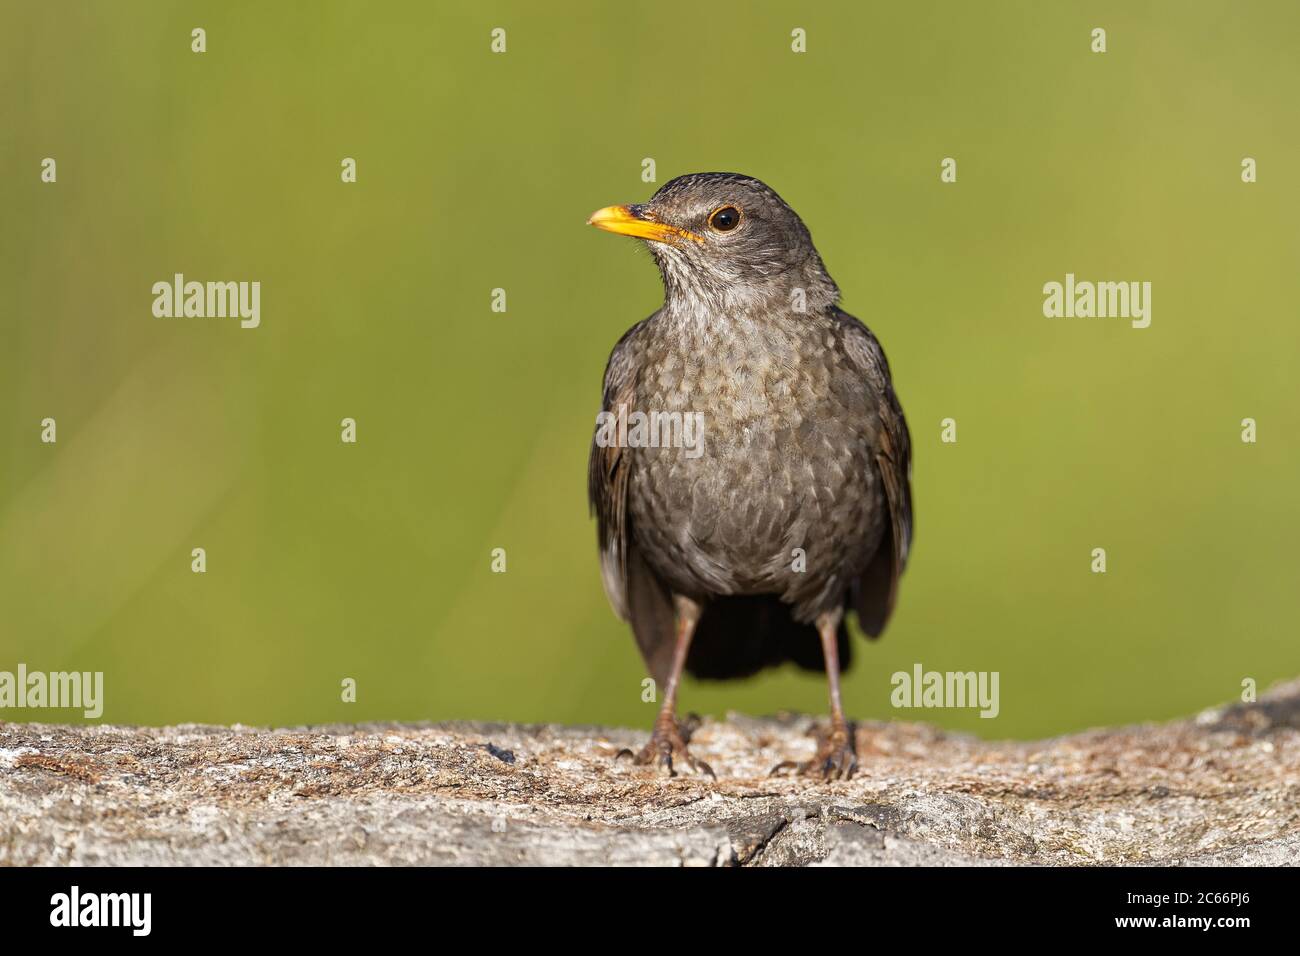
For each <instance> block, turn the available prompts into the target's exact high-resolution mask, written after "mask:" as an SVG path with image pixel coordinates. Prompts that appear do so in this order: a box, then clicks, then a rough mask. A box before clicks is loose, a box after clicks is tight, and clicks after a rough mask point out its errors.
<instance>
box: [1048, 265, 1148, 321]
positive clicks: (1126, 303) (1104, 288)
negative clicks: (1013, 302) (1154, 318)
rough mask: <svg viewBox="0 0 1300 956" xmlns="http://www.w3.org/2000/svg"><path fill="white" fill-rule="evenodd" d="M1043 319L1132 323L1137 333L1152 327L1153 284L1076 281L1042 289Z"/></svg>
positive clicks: (1067, 280)
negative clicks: (1126, 321)
mask: <svg viewBox="0 0 1300 956" xmlns="http://www.w3.org/2000/svg"><path fill="white" fill-rule="evenodd" d="M1043 315H1044V316H1046V317H1047V318H1049V319H1062V318H1064V319H1074V318H1079V319H1092V318H1097V319H1109V318H1119V319H1130V320H1132V321H1131V323H1130V324H1131V325H1132V326H1133V328H1135V329H1145V328H1146V327H1147V326H1149V325H1150V324H1151V283H1150V282H1090V281H1087V280H1076V279H1075V278H1074V273H1073V272H1067V273H1066V274H1065V282H1063V283H1062V282H1048V283H1045V284H1044V285H1043Z"/></svg>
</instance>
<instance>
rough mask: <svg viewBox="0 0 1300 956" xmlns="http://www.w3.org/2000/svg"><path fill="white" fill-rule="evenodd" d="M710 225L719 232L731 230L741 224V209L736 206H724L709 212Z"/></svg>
mask: <svg viewBox="0 0 1300 956" xmlns="http://www.w3.org/2000/svg"><path fill="white" fill-rule="evenodd" d="M709 225H710V226H712V227H713V228H714V229H716V230H717V231H718V232H731V230H733V229H735V228H736V227H737V226H739V225H740V210H739V209H737V208H736V207H735V206H723V207H722V208H721V209H715V210H713V212H711V213H710V214H709Z"/></svg>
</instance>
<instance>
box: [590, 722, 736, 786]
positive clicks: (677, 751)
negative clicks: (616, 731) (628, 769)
mask: <svg viewBox="0 0 1300 956" xmlns="http://www.w3.org/2000/svg"><path fill="white" fill-rule="evenodd" d="M688 726H689V724H688ZM688 739H689V734H688V735H687V736H686V737H683V736H682V734H681V733H680V732H679V731H678V729H677V726H676V724H667V723H663V722H661V723H657V724H656V725H655V729H654V733H652V734H651V735H650V742H649V743H648V744H646V745H645V746H644V747H642V748H641V750H640V751H639V752H637V753H633V752H632V751H631V750H629V749H627V748H626V747H624V748H623V749H622V750H620V751H619V752H618V753H617V754H615V755H614V759H615V760H622V759H626V758H629V757H630V758H631V759H632V762H633V763H634V764H636V765H637V766H642V767H644V766H653V767H654V768H655V769H656V770H657V771H659V772H660V773H662V774H663V775H664V776H668V777H675V776H677V774H678V771H679V770H681V771H684V772H689V773H693V774H698V775H700V776H709V777H712V778H713V779H715V780H716V779H717V775H716V774H714V772H713V768H712V767H710V766H709V765H708V764H707V763H705V762H704V761H703V760H699V759H697V758H696V757H693V756H691V752H690V751H689V750H688V749H687V748H686V741H687V740H688Z"/></svg>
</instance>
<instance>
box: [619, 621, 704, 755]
mask: <svg viewBox="0 0 1300 956" xmlns="http://www.w3.org/2000/svg"><path fill="white" fill-rule="evenodd" d="M673 604H674V607H675V609H676V612H677V640H676V642H675V644H674V645H673V663H672V669H671V670H670V671H669V672H668V681H667V683H666V684H665V685H664V699H663V703H662V704H661V705H660V706H659V715H658V716H657V717H655V725H654V731H653V732H652V733H651V734H650V742H649V743H648V744H646V745H645V747H644V748H642V750H641V752H640V753H637V754H635V755H633V754H632V752H631V751H630V750H625V751H622V752H620V753H619V755H618V756H620V757H622V756H632V757H633V760H634V761H635V762H636V763H638V764H653V765H654V766H655V768H656V769H658V770H660V771H663V772H665V773H667V775H668V776H670V777H675V776H676V775H677V772H678V770H683V769H684V770H689V771H693V772H694V773H699V774H708V775H709V776H710V777H712V776H713V775H714V774H713V768H712V767H710V766H709V765H708V764H706V763H705V762H704V761H703V760H696V759H695V758H694V757H692V756H691V754H690V751H688V750H687V749H686V742H687V740H689V732H688V733H687V734H686V735H683V733H682V727H681V726H680V725H679V724H678V722H677V685H678V683H679V681H680V680H681V676H682V668H683V667H685V666H686V654H687V652H688V651H689V650H690V649H691V637H692V636H693V635H694V634H695V625H696V624H698V623H699V621H700V614H701V613H702V612H703V608H701V607H700V605H698V604H696V603H695V602H694V601H691V600H690V599H688V598H684V597H676V598H675V599H674V601H673Z"/></svg>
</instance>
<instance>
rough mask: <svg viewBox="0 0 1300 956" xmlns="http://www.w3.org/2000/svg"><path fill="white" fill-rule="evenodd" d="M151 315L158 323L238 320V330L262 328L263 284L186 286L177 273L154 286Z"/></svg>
mask: <svg viewBox="0 0 1300 956" xmlns="http://www.w3.org/2000/svg"><path fill="white" fill-rule="evenodd" d="M152 291H153V297H154V298H153V314H154V316H155V317H156V318H159V319H180V318H186V319H225V318H238V319H239V327H240V328H243V329H255V328H257V327H258V326H259V325H261V324H262V283H260V282H193V281H191V282H186V281H185V275H184V274H183V273H180V272H178V273H176V274H175V275H174V276H172V280H171V281H170V282H168V281H166V280H163V281H161V282H155V283H154V284H153V289H152Z"/></svg>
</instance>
